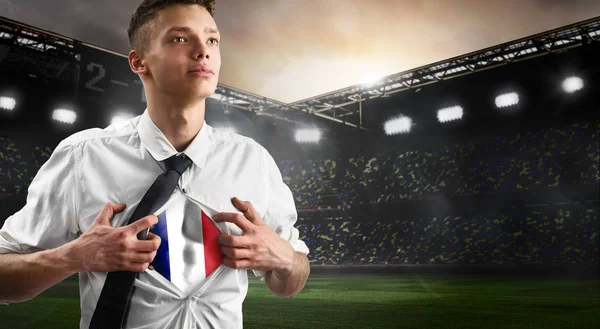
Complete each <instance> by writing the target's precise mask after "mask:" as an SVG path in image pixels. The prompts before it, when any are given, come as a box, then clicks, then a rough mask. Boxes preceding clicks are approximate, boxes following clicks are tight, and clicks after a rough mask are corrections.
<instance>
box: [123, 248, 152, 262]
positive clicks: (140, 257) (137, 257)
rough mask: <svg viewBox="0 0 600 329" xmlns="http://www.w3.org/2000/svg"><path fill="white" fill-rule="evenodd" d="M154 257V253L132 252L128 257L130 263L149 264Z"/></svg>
mask: <svg viewBox="0 0 600 329" xmlns="http://www.w3.org/2000/svg"><path fill="white" fill-rule="evenodd" d="M154 257H156V251H147V252H134V253H132V254H131V256H129V261H130V262H131V263H150V262H152V261H153V260H154Z"/></svg>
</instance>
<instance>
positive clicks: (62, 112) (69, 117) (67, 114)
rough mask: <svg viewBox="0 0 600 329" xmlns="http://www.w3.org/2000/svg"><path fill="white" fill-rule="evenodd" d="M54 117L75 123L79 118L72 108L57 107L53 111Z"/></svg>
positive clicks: (63, 121) (57, 119) (60, 120)
mask: <svg viewBox="0 0 600 329" xmlns="http://www.w3.org/2000/svg"><path fill="white" fill-rule="evenodd" d="M52 119H53V120H54V121H58V122H62V123H68V124H73V123H74V122H75V120H76V119H77V114H76V113H75V112H73V111H71V110H66V109H57V110H54V112H52Z"/></svg>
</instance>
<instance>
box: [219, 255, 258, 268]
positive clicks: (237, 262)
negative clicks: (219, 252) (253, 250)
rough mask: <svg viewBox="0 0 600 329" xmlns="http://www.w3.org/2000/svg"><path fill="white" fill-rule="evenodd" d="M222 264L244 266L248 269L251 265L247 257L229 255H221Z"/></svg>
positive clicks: (236, 266) (234, 266)
mask: <svg viewBox="0 0 600 329" xmlns="http://www.w3.org/2000/svg"><path fill="white" fill-rule="evenodd" d="M223 264H224V265H225V266H227V267H230V268H235V269H240V268H246V269H249V268H251V266H252V262H251V261H250V260H248V259H238V260H235V259H232V258H230V257H223Z"/></svg>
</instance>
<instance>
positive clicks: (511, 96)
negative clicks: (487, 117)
mask: <svg viewBox="0 0 600 329" xmlns="http://www.w3.org/2000/svg"><path fill="white" fill-rule="evenodd" d="M517 104H519V94H517V93H515V92H512V93H508V94H502V95H500V96H498V97H496V107H497V108H503V107H509V106H514V105H517Z"/></svg>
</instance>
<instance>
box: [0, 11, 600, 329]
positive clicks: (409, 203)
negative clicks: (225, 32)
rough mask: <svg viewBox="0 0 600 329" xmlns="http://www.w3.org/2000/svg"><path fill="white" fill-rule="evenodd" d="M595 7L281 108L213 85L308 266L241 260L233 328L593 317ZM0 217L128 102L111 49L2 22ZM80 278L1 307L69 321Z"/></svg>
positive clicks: (212, 106)
mask: <svg viewBox="0 0 600 329" xmlns="http://www.w3.org/2000/svg"><path fill="white" fill-rule="evenodd" d="M598 58H600V18H594V19H590V20H586V21H582V22H579V23H575V24H571V25H568V26H564V27H561V28H558V29H554V30H550V31H546V32H543V33H540V34H536V35H531V36H528V37H525V38H522V39H518V40H514V41H511V42H509V43H504V44H500V45H497V46H494V47H491V48H487V49H482V50H480V51H477V52H473V53H468V54H464V55H461V56H458V57H454V58H450V59H447V60H444V61H441V62H437V63H433V64H430V65H427V66H423V67H418V68H415V69H412V70H409V71H404V72H399V73H396V74H393V75H389V76H387V77H384V78H382V79H379V80H377V81H372V82H369V83H364V84H360V85H354V86H350V87H347V88H344V89H340V90H336V91H333V92H330V93H326V94H321V95H318V96H315V97H312V98H309V99H304V100H300V101H297V102H293V103H284V102H281V101H277V100H273V99H270V98H268V97H264V96H260V95H257V94H253V93H251V92H247V91H244V90H240V89H237V88H234V87H230V86H227V85H223V84H220V85H219V86H218V87H217V92H216V93H215V95H213V96H212V97H211V98H210V99H209V100H208V101H207V112H206V118H207V119H206V120H207V122H209V123H210V124H211V125H212V126H213V127H215V128H216V129H222V130H225V129H232V130H234V131H236V132H237V133H239V134H242V135H245V136H249V137H251V138H253V139H255V140H256V141H258V142H259V143H260V144H261V145H263V146H265V148H267V149H268V151H269V152H270V153H271V154H272V155H273V157H274V158H275V159H276V160H277V164H278V166H279V168H280V170H281V173H282V176H283V179H284V182H285V183H286V184H287V185H288V186H289V187H290V189H291V190H292V193H293V195H294V198H295V203H296V207H297V211H298V221H297V223H296V227H297V228H298V229H299V231H300V234H301V239H302V240H303V241H305V242H306V244H307V245H308V247H309V249H310V254H309V255H308V258H309V261H310V264H311V275H310V277H309V279H308V282H307V284H306V286H305V288H304V290H303V291H302V292H301V293H300V294H299V295H298V296H296V297H295V298H291V299H278V298H276V297H274V296H272V295H271V294H270V293H269V292H268V290H267V289H266V288H265V287H264V283H263V282H260V281H259V280H257V279H255V278H254V277H253V275H252V274H250V273H249V278H250V287H249V291H248V296H247V298H246V300H245V302H244V327H245V328H519V329H521V328H544V329H550V328H590V329H591V328H597V327H599V326H600V285H599V281H598V275H599V271H598V268H599V261H600V260H599V255H600V251H599V248H600V235H599V231H600V213H599V208H600V207H599V200H600V195H599V194H600V192H599V188H598V187H599V183H600V167H599V166H600V164H599V162H600V153H599V146H600V145H599V144H600V136H599V134H600V111H599V110H598V109H599V107H600V98H599V97H598V96H597V95H598V93H599V92H600V66H599V65H598ZM0 77H1V78H0V129H1V130H0V131H1V134H0V202H1V206H0V213H1V216H0V225H1V224H2V223H3V221H4V220H5V219H6V218H7V217H9V216H10V215H12V214H13V213H14V212H16V211H18V210H19V209H20V208H22V207H23V205H24V204H25V201H26V198H27V189H28V187H29V184H30V183H31V181H32V179H33V177H34V176H35V174H36V173H37V171H38V170H39V168H40V167H41V166H42V165H43V164H44V163H45V161H46V160H47V159H48V158H49V157H50V155H51V154H52V152H53V150H54V148H55V147H56V145H57V144H58V143H59V142H60V141H61V140H62V139H64V138H66V137H67V136H69V135H71V134H73V133H74V132H77V131H80V130H83V129H87V128H91V127H102V128H103V127H106V126H108V125H109V124H111V123H118V122H119V120H123V119H127V118H131V117H133V116H137V115H139V114H141V113H142V112H143V111H144V109H145V97H144V93H143V89H142V85H141V83H140V82H139V79H138V77H137V76H135V75H134V74H133V73H132V72H131V70H130V69H129V66H128V65H127V61H126V60H125V58H124V55H122V54H119V53H115V52H113V51H109V50H106V49H103V48H101V47H97V46H94V45H91V44H86V43H84V42H80V41H77V40H74V39H72V38H69V37H66V36H62V35H59V34H56V33H53V32H52V31H45V30H42V29H40V28H37V27H34V26H30V25H27V24H24V23H21V22H17V21H13V20H10V19H8V18H4V17H0ZM79 307H80V305H79V290H78V281H77V277H76V276H74V277H71V278H69V279H67V280H65V281H63V282H62V283H60V284H59V285H57V286H55V287H52V288H50V289H48V290H47V291H45V292H44V293H43V294H41V295H40V296H38V297H36V298H35V299H33V300H31V301H28V302H25V303H19V304H12V305H7V306H4V305H3V306H0V328H6V329H9V328H10V329H16V328H45V329H53V328H76V327H77V326H78V323H79V319H80V309H79Z"/></svg>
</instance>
